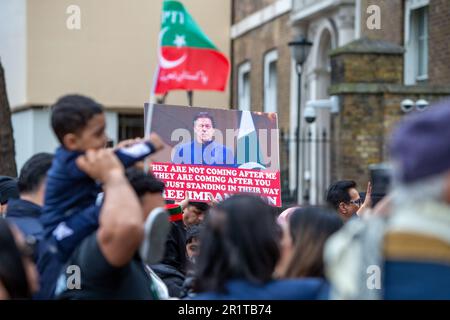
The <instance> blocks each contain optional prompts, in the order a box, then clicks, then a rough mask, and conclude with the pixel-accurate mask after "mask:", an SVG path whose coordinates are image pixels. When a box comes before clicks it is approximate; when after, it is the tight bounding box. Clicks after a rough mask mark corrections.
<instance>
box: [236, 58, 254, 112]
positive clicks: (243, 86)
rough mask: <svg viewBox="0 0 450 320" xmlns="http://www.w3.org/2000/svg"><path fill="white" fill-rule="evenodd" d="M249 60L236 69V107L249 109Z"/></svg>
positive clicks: (242, 109) (243, 109)
mask: <svg viewBox="0 0 450 320" xmlns="http://www.w3.org/2000/svg"><path fill="white" fill-rule="evenodd" d="M250 97H251V92H250V62H245V63H243V64H242V65H240V66H239V69H238V108H239V110H241V111H250V104H251V99H250Z"/></svg>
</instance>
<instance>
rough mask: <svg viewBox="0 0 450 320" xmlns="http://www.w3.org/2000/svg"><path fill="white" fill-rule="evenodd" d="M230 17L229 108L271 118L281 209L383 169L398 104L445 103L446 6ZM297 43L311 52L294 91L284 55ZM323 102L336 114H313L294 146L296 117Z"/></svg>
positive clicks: (283, 0) (261, 8)
mask: <svg viewBox="0 0 450 320" xmlns="http://www.w3.org/2000/svg"><path fill="white" fill-rule="evenodd" d="M232 14H233V18H232V28H231V36H232V44H231V52H232V65H233V77H232V81H233V85H232V92H231V105H232V106H234V107H236V108H240V109H244V110H245V109H248V108H251V109H252V110H254V111H264V110H265V111H277V112H278V113H279V125H280V128H281V129H282V130H283V131H282V132H283V133H285V135H284V136H283V135H282V138H284V139H285V140H284V142H283V141H282V142H281V143H280V155H281V156H280V160H281V169H282V178H283V182H284V185H283V190H284V193H283V194H284V200H285V201H287V202H289V201H290V200H293V199H292V198H289V195H294V196H298V199H299V202H301V203H304V202H310V203H313V204H315V203H321V202H323V195H324V192H325V190H326V187H327V186H328V184H329V183H330V182H331V181H333V180H336V179H344V178H346V179H354V180H356V181H357V182H358V184H359V185H360V186H364V185H365V184H366V182H367V180H368V179H369V169H368V168H369V165H371V164H376V163H380V162H384V161H385V160H386V159H387V156H388V155H387V148H386V146H387V143H388V139H389V134H390V132H391V129H392V127H393V125H395V123H396V122H397V121H398V120H399V119H400V118H401V117H402V116H403V115H404V114H405V112H404V111H403V110H402V109H401V107H400V106H401V102H402V101H403V100H405V99H410V100H412V101H413V102H415V101H418V100H419V99H423V100H426V101H428V102H433V101H435V100H439V99H441V98H442V97H444V96H450V68H449V67H448V66H447V64H448V61H450V41H449V40H450V35H449V33H448V30H450V25H449V24H450V2H449V1H446V0H334V1H330V0H327V1H322V0H292V1H288V0H278V1H275V0H273V1H270V0H266V1H250V0H240V1H233V7H232ZM370 19H372V20H370ZM373 19H375V20H373ZM376 19H378V22H379V28H374V27H373V21H375V22H377V20H376ZM369 21H372V25H371V24H370V23H368V22H369ZM375 25H376V23H375ZM299 34H301V35H303V36H305V37H306V38H308V40H310V41H311V42H313V46H312V49H311V53H310V54H309V57H308V59H307V60H306V62H305V63H304V65H303V68H302V73H301V88H300V90H299V89H298V77H297V72H296V66H295V63H294V61H293V59H292V58H291V56H290V53H289V51H288V50H289V48H288V46H287V43H288V42H289V41H290V40H291V39H292V38H294V37H295V36H296V35H299ZM298 92H301V94H300V107H299V106H298V105H299V103H298V98H299V96H298ZM330 95H334V96H337V97H338V98H339V111H338V112H337V113H331V112H330V110H329V109H323V110H322V109H321V110H319V109H316V115H317V116H316V120H315V122H314V123H312V124H308V123H306V122H305V121H304V120H303V119H302V121H301V123H300V126H299V132H300V139H299V143H298V144H297V139H296V135H295V132H296V129H297V120H296V119H297V116H298V112H300V115H303V113H304V109H305V106H306V103H307V102H310V103H312V104H310V105H314V102H317V100H323V99H328V98H329V97H330ZM413 112H416V111H413ZM297 145H299V157H298V158H297V157H296V146H297ZM297 161H298V163H297ZM297 167H298V171H297ZM297 177H298V178H297ZM297 179H298V180H299V183H298V185H297V183H296V182H297ZM297 186H298V189H297V188H296V187H297Z"/></svg>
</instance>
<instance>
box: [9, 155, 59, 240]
mask: <svg viewBox="0 0 450 320" xmlns="http://www.w3.org/2000/svg"><path fill="white" fill-rule="evenodd" d="M52 160H53V155H52V154H50V153H37V154H35V155H34V156H32V157H31V158H30V159H28V161H27V162H25V164H24V166H23V167H22V170H21V171H20V175H19V180H18V183H17V185H18V188H19V192H20V198H19V199H11V200H10V201H9V205H8V210H7V211H6V219H7V220H8V221H9V222H11V223H13V224H15V225H16V226H17V227H18V228H19V229H20V231H22V232H23V234H24V235H25V236H33V237H34V238H35V239H36V240H40V238H41V237H42V232H43V229H42V224H41V222H40V221H39V217H40V216H41V213H42V205H43V204H44V193H45V182H46V178H47V171H48V170H49V169H50V167H51V165H52Z"/></svg>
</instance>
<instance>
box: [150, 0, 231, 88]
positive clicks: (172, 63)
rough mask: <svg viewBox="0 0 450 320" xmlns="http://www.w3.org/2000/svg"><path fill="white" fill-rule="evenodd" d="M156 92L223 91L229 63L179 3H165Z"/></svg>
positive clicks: (160, 35)
mask: <svg viewBox="0 0 450 320" xmlns="http://www.w3.org/2000/svg"><path fill="white" fill-rule="evenodd" d="M158 56H159V70H158V75H157V79H156V86H155V93H156V94H165V93H166V92H168V91H170V90H176V89H180V90H218V91H224V90H225V87H226V84H227V81H228V75H229V72H230V63H229V61H228V59H227V57H225V56H224V55H223V54H222V53H221V52H220V51H219V50H218V49H217V47H216V46H215V45H214V44H213V43H212V41H211V40H210V39H209V38H208V37H207V36H206V35H205V34H204V33H203V32H202V30H201V29H200V28H199V26H198V25H197V23H195V21H194V19H192V17H191V15H190V14H189V13H188V12H187V10H186V9H185V8H184V6H183V4H182V3H180V2H178V1H164V2H163V12H162V18H161V31H160V34H159V52H158Z"/></svg>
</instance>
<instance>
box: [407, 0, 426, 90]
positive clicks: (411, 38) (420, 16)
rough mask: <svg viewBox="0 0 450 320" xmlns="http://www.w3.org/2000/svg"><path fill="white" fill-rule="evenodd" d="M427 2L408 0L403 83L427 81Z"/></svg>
mask: <svg viewBox="0 0 450 320" xmlns="http://www.w3.org/2000/svg"><path fill="white" fill-rule="evenodd" d="M428 2H429V1H428V0H408V1H407V2H406V10H405V14H406V18H405V24H406V25H405V48H406V53H405V83H406V84H417V83H419V82H421V81H426V80H428Z"/></svg>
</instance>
